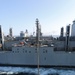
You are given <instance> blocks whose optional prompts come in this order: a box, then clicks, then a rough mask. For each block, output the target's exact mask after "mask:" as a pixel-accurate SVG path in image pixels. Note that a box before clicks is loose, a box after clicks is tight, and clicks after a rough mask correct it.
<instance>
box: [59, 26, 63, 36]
mask: <svg viewBox="0 0 75 75" xmlns="http://www.w3.org/2000/svg"><path fill="white" fill-rule="evenodd" d="M63 35H64V28H63V27H62V28H61V32H60V37H63Z"/></svg>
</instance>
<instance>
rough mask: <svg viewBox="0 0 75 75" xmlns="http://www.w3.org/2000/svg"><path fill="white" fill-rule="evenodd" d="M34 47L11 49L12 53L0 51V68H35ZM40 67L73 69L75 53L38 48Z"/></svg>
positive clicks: (36, 56)
mask: <svg viewBox="0 0 75 75" xmlns="http://www.w3.org/2000/svg"><path fill="white" fill-rule="evenodd" d="M37 64H38V53H37V48H36V47H13V48H12V51H0V66H26V67H27V66H28V67H37ZM39 66H40V67H75V52H65V51H54V49H53V47H40V48H39Z"/></svg>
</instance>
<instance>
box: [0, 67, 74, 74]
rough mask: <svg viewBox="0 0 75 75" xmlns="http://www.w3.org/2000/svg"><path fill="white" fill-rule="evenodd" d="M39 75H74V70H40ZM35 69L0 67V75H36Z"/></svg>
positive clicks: (36, 70)
mask: <svg viewBox="0 0 75 75" xmlns="http://www.w3.org/2000/svg"><path fill="white" fill-rule="evenodd" d="M39 71H40V75H75V69H66V68H65V69H57V68H40V69H39ZM37 73H38V69H37V68H27V67H0V75H37Z"/></svg>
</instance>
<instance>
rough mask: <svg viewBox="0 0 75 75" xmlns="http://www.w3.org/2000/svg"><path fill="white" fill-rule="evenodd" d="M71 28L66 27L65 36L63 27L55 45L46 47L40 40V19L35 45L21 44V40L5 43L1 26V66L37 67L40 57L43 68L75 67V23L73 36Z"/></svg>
mask: <svg viewBox="0 0 75 75" xmlns="http://www.w3.org/2000/svg"><path fill="white" fill-rule="evenodd" d="M70 26H71V25H68V26H67V27H66V35H65V36H64V28H63V27H62V28H61V32H60V36H59V37H58V38H57V39H56V40H55V41H54V43H53V44H46V45H45V44H42V42H41V40H40V26H39V22H38V19H37V20H36V27H37V29H36V43H35V44H29V43H26V42H20V41H21V40H20V41H19V40H18V41H15V40H12V41H5V40H4V36H3V33H2V28H1V26H0V65H1V66H28V67H37V64H38V60H37V59H38V56H39V66H41V67H52V66H54V67H75V32H74V31H75V21H73V24H72V30H71V35H70ZM19 42H20V43H19ZM15 43H19V44H15ZM38 52H39V53H38ZM38 54H39V55H38Z"/></svg>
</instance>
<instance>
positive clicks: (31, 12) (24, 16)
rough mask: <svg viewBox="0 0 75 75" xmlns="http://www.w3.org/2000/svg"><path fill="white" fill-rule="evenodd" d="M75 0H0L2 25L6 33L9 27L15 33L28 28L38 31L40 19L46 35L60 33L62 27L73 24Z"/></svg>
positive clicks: (30, 31) (0, 21)
mask: <svg viewBox="0 0 75 75" xmlns="http://www.w3.org/2000/svg"><path fill="white" fill-rule="evenodd" d="M74 3H75V1H74V0H31V1H30V0H0V11H1V12H0V25H1V26H2V29H3V32H4V34H5V35H7V34H9V28H12V29H13V34H14V35H19V34H20V31H24V32H25V30H26V29H27V30H28V32H29V34H30V35H31V34H33V32H34V31H36V25H35V21H36V18H38V19H39V22H40V25H41V30H42V33H43V34H44V35H59V34H60V28H61V27H64V29H66V26H67V25H68V24H72V21H73V20H74V19H75V10H74V7H75V4H74Z"/></svg>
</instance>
